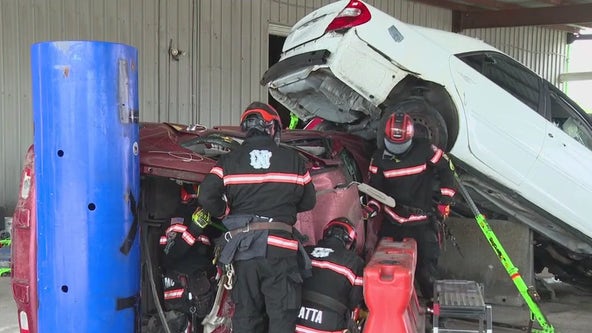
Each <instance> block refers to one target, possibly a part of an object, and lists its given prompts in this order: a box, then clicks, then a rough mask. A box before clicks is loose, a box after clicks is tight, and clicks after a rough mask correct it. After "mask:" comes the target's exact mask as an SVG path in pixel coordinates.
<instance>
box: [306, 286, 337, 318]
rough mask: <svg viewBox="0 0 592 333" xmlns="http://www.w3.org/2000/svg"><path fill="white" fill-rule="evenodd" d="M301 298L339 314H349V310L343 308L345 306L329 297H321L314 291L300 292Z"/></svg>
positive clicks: (321, 295)
mask: <svg viewBox="0 0 592 333" xmlns="http://www.w3.org/2000/svg"><path fill="white" fill-rule="evenodd" d="M302 298H303V299H305V300H307V301H309V302H313V303H316V304H319V305H322V306H324V307H327V308H329V309H333V310H335V311H337V312H339V313H347V312H349V308H348V307H347V306H345V304H343V303H341V302H340V301H338V300H336V299H334V298H333V297H329V296H327V295H323V294H321V293H318V292H316V291H312V290H303V291H302Z"/></svg>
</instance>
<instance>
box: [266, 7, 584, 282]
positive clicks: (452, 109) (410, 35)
mask: <svg viewBox="0 0 592 333" xmlns="http://www.w3.org/2000/svg"><path fill="white" fill-rule="evenodd" d="M261 83H262V84H263V85H266V86H267V87H268V88H269V92H270V93H271V95H272V96H273V97H274V98H275V99H276V100H278V101H279V102H280V103H282V104H283V105H284V106H285V107H287V108H288V109H289V110H290V111H291V112H293V113H294V114H296V115H297V116H298V117H299V118H300V119H302V120H304V121H308V120H310V119H313V118H315V117H320V118H323V119H325V120H326V121H325V125H324V126H325V127H324V128H325V129H327V128H331V129H340V130H344V131H348V132H350V133H355V134H358V135H360V136H362V137H363V138H366V139H370V140H374V139H375V138H377V137H378V140H377V141H376V142H377V144H378V145H380V144H381V143H382V137H381V135H382V130H378V131H377V129H382V128H383V124H384V120H385V118H386V116H387V115H388V114H390V113H392V112H394V111H397V110H401V111H405V112H409V113H411V114H412V116H413V118H414V119H415V123H416V133H420V135H425V136H427V137H429V138H430V139H431V140H432V141H433V142H434V143H435V144H436V145H439V146H441V147H443V148H445V149H446V150H447V151H448V152H449V154H450V155H451V156H452V158H453V159H454V160H455V162H456V164H457V167H459V168H460V169H461V171H462V177H463V183H464V184H465V186H467V187H468V188H469V189H470V190H471V192H472V194H473V197H474V199H475V201H477V202H478V204H479V207H480V208H481V209H482V210H484V211H486V212H487V214H488V216H490V217H497V218H503V217H511V218H513V219H517V220H519V221H522V222H524V223H526V224H528V225H529V226H530V227H531V228H532V229H534V230H535V231H536V232H535V237H536V239H535V240H536V242H537V243H536V247H535V256H536V257H535V263H536V264H537V267H536V268H537V269H542V267H543V266H548V267H549V269H550V271H553V272H555V274H556V275H557V276H558V277H559V278H561V279H562V280H571V281H572V282H579V283H582V284H587V285H590V286H592V218H590V215H591V212H592V207H591V206H589V200H591V199H592V170H590V169H591V168H592V120H591V118H590V116H589V115H587V114H586V113H585V112H583V111H582V109H581V108H580V107H579V106H577V105H576V104H575V103H574V102H573V101H571V100H570V99H569V98H568V97H567V96H566V95H565V94H564V93H562V92H561V91H560V90H558V89H557V88H556V87H555V86H553V85H552V84H551V83H549V82H548V81H546V80H544V79H542V78H541V77H540V76H538V75H537V74H535V73H534V72H533V71H531V70H529V69H528V68H526V67H525V66H523V65H522V64H520V63H519V62H517V61H516V60H514V59H512V58H511V57H509V56H507V55H505V54H504V53H502V52H501V51H499V50H497V49H496V48H494V47H492V46H490V45H488V44H486V43H484V42H482V41H480V40H477V39H473V38H470V37H466V36H463V35H459V34H455V33H450V32H445V31H440V30H434V29H429V28H424V27H419V26H414V25H410V24H406V23H403V22H401V21H399V20H397V19H395V18H393V17H391V16H389V15H387V14H386V13H384V12H382V11H380V10H378V9H376V8H374V7H372V6H370V5H368V4H366V3H364V2H362V1H357V0H352V1H349V0H345V1H338V2H335V3H332V4H329V5H327V6H324V7H322V8H320V9H318V10H316V11H314V12H312V13H310V14H309V15H307V16H306V17H304V18H303V19H301V20H300V21H299V22H298V23H297V24H296V25H295V26H294V27H293V28H292V30H291V32H290V34H289V35H288V36H287V38H286V41H285V43H284V46H283V52H282V56H281V59H280V61H279V62H278V63H277V64H275V65H273V66H272V67H271V68H269V70H268V71H267V72H266V73H265V74H264V76H263V78H262V80H261ZM327 124H329V126H327ZM395 199H396V198H395ZM458 208H462V207H457V209H458ZM467 215H468V214H467Z"/></svg>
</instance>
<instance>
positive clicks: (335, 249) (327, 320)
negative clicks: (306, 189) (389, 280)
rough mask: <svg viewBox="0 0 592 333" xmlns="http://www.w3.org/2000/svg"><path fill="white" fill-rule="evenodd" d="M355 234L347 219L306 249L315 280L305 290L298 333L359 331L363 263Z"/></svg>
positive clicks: (329, 227)
mask: <svg viewBox="0 0 592 333" xmlns="http://www.w3.org/2000/svg"><path fill="white" fill-rule="evenodd" d="M355 247H356V231H355V229H354V227H353V226H352V225H351V223H350V221H349V220H348V219H347V218H345V217H339V218H336V219H333V220H332V221H330V222H329V223H327V225H326V226H325V227H324V228H323V239H321V240H320V241H319V242H318V244H317V245H316V246H307V247H306V250H307V252H308V253H309V255H310V257H311V259H312V267H313V269H312V277H310V278H308V279H306V280H305V281H304V285H303V291H302V307H301V308H300V313H299V314H298V324H297V325H296V332H299V333H309V332H316V333H322V332H336V331H339V332H342V331H344V330H346V329H349V332H356V331H357V330H356V327H355V323H354V320H353V319H354V318H353V315H354V313H355V312H356V311H354V310H356V309H357V308H358V307H359V306H360V304H361V302H362V275H363V273H364V260H363V259H362V258H360V257H359V256H358V255H357V254H356V253H355Z"/></svg>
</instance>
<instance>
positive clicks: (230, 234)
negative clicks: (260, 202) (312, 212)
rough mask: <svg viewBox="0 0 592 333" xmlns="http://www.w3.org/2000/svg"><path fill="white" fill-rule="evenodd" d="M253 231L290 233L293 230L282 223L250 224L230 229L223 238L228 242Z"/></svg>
mask: <svg viewBox="0 0 592 333" xmlns="http://www.w3.org/2000/svg"><path fill="white" fill-rule="evenodd" d="M255 230H281V231H285V232H288V233H290V234H291V233H292V232H293V231H294V228H293V227H292V226H291V225H288V224H286V223H284V222H251V223H249V224H247V225H246V226H244V227H241V228H236V229H232V230H230V231H227V232H225V233H224V238H225V239H226V240H227V241H228V240H230V239H231V238H232V237H234V236H236V235H237V234H239V233H241V232H249V231H255Z"/></svg>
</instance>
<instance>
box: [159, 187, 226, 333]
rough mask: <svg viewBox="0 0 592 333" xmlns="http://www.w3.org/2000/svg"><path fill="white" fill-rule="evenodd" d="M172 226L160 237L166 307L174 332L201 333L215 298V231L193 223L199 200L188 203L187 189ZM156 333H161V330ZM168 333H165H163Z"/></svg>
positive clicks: (169, 323)
mask: <svg viewBox="0 0 592 333" xmlns="http://www.w3.org/2000/svg"><path fill="white" fill-rule="evenodd" d="M181 198H182V201H181V203H180V204H179V206H178V208H177V210H176V212H175V214H173V215H174V216H173V217H172V218H171V224H170V226H168V227H167V229H166V231H165V233H164V235H162V236H161V237H160V245H161V248H162V252H163V253H162V254H163V255H162V260H161V262H162V268H163V289H164V290H163V292H164V306H165V309H166V310H167V311H168V312H167V314H166V317H167V323H168V325H169V329H171V332H185V329H186V328H187V327H188V326H189V327H191V332H197V329H198V325H199V322H201V319H202V318H204V317H205V316H206V315H207V314H208V312H209V311H210V310H211V307H212V304H213V302H214V296H215V278H216V266H215V265H214V264H213V263H212V259H213V256H214V254H213V253H214V252H213V249H214V247H213V244H212V239H213V238H215V237H216V236H218V233H217V232H216V230H215V229H213V228H211V227H208V228H206V229H205V230H204V226H199V225H198V224H196V223H194V222H193V221H192V218H191V215H192V212H193V208H195V205H196V204H197V201H196V200H187V186H183V187H182V188H181ZM154 332H160V331H158V330H156V331H154ZM163 332H164V331H163Z"/></svg>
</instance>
